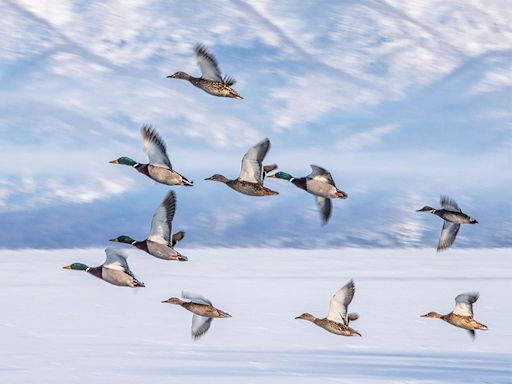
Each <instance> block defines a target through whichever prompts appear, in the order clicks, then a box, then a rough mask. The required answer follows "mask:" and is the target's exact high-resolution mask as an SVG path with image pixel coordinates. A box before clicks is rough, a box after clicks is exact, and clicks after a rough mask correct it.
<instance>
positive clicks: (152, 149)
mask: <svg viewBox="0 0 512 384" xmlns="http://www.w3.org/2000/svg"><path fill="white" fill-rule="evenodd" d="M140 132H141V134H142V141H143V142H144V152H146V154H147V155H148V158H149V163H150V164H155V165H159V166H161V167H166V168H169V169H171V170H172V165H171V161H170V160H169V156H167V148H166V146H165V143H164V141H163V140H162V138H161V137H160V135H159V134H158V133H157V132H156V131H155V130H154V129H153V128H152V127H151V125H143V126H142V128H141V130H140Z"/></svg>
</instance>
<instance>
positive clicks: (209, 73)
mask: <svg viewBox="0 0 512 384" xmlns="http://www.w3.org/2000/svg"><path fill="white" fill-rule="evenodd" d="M194 52H195V53H196V62H197V65H199V68H200V69H201V77H202V78H203V79H206V80H213V81H220V82H223V79H222V72H221V71H220V68H219V64H218V63H217V59H215V56H213V55H212V54H211V53H210V52H208V48H206V46H204V45H200V44H198V45H196V46H195V48H194ZM233 84H234V83H233ZM228 85H229V84H228Z"/></svg>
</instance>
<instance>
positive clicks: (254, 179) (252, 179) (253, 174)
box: [238, 139, 270, 183]
mask: <svg viewBox="0 0 512 384" xmlns="http://www.w3.org/2000/svg"><path fill="white" fill-rule="evenodd" d="M269 148H270V140H269V139H265V140H263V141H261V142H259V143H258V144H256V145H255V146H254V147H251V149H249V150H248V151H247V153H246V154H245V155H244V157H243V158H242V169H241V171H240V176H238V179H239V180H241V181H247V182H249V183H261V182H262V181H263V166H262V162H263V159H264V158H265V156H266V154H267V152H268V150H269Z"/></svg>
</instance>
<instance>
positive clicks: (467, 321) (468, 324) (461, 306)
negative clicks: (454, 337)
mask: <svg viewBox="0 0 512 384" xmlns="http://www.w3.org/2000/svg"><path fill="white" fill-rule="evenodd" d="M478 296H479V295H478V293H461V294H460V295H458V296H457V297H456V298H455V308H454V309H453V311H452V312H450V313H449V314H447V315H440V314H439V313H437V312H429V313H427V314H425V315H421V317H433V318H436V319H441V320H444V321H446V322H447V323H449V324H451V325H455V326H456V327H459V328H463V329H466V330H467V331H468V332H469V334H470V335H471V337H472V338H475V329H481V330H486V329H487V326H486V325H484V324H482V323H479V322H478V321H476V320H475V319H473V303H475V302H476V301H477V300H478Z"/></svg>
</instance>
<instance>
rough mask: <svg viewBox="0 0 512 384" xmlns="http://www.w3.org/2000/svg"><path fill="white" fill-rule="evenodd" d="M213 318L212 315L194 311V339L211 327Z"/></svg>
mask: <svg viewBox="0 0 512 384" xmlns="http://www.w3.org/2000/svg"><path fill="white" fill-rule="evenodd" d="M212 320H213V319H212V318H211V317H204V316H200V315H196V314H195V313H194V316H192V337H193V338H194V340H197V339H199V338H200V337H201V336H203V335H204V334H205V333H206V332H207V331H208V330H209V329H210V325H212Z"/></svg>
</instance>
